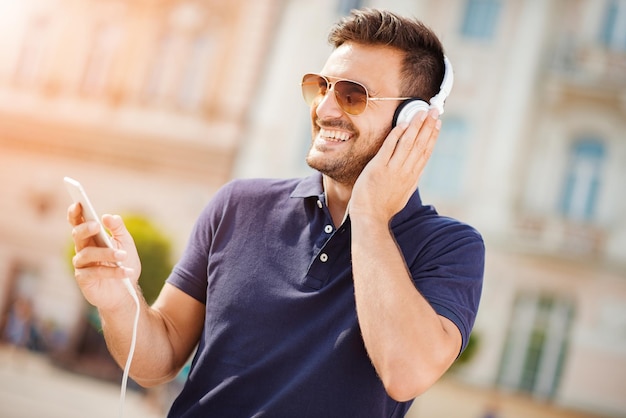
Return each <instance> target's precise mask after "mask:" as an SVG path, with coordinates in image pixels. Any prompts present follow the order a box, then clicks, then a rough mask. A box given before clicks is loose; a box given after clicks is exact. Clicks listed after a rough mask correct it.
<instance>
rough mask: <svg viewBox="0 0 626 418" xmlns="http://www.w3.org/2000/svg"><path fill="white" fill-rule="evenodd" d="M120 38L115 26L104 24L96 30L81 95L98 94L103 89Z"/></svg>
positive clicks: (119, 32)
mask: <svg viewBox="0 0 626 418" xmlns="http://www.w3.org/2000/svg"><path fill="white" fill-rule="evenodd" d="M120 38H121V30H120V28H119V27H117V26H114V25H110V24H105V25H102V26H99V27H98V28H97V30H96V32H95V34H94V39H93V42H92V44H91V48H90V50H89V55H88V57H87V63H86V66H85V72H84V75H83V81H82V86H81V89H82V91H83V93H87V94H99V93H102V91H103V90H104V89H105V87H106V83H107V78H108V76H109V70H110V68H111V65H112V63H113V57H114V56H115V52H116V50H117V46H118V44H119V42H120Z"/></svg>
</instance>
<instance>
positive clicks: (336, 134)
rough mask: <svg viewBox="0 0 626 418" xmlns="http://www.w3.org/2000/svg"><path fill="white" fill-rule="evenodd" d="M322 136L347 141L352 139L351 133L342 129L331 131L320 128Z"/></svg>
mask: <svg viewBox="0 0 626 418" xmlns="http://www.w3.org/2000/svg"><path fill="white" fill-rule="evenodd" d="M320 136H323V137H324V138H326V139H328V140H331V141H332V140H335V141H341V142H345V141H347V140H348V139H350V134H349V133H347V132H342V131H331V130H329V129H320Z"/></svg>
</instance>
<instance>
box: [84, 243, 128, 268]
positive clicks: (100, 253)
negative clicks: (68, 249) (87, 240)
mask: <svg viewBox="0 0 626 418" xmlns="http://www.w3.org/2000/svg"><path fill="white" fill-rule="evenodd" d="M127 257H128V254H127V253H126V251H124V250H114V249H111V248H103V247H85V248H83V249H82V250H81V251H79V252H77V253H76V255H74V257H73V258H72V264H73V265H74V268H76V269H81V268H86V267H91V266H119V265H121V264H122V263H123V262H124V261H125V260H126V258H127Z"/></svg>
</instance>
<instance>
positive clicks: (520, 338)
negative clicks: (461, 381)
mask: <svg viewBox="0 0 626 418" xmlns="http://www.w3.org/2000/svg"><path fill="white" fill-rule="evenodd" d="M573 313H574V309H573V306H572V304H571V303H570V302H569V301H568V300H564V299H559V298H556V297H552V296H549V295H540V294H533V293H525V294H520V295H518V297H517V298H516V300H515V304H514V306H513V312H512V317H511V322H510V324H509V332H508V337H507V342H506V346H505V350H504V354H503V356H502V362H501V366H500V371H499V376H498V385H499V386H501V387H504V388H507V389H512V390H518V391H521V392H525V393H530V394H532V395H534V396H537V397H539V398H543V399H550V398H552V397H553V396H554V395H555V393H556V389H557V386H558V383H559V380H560V377H561V373H562V368H563V363H564V359H565V354H566V350H567V345H568V339H569V329H570V326H571V323H572V318H573Z"/></svg>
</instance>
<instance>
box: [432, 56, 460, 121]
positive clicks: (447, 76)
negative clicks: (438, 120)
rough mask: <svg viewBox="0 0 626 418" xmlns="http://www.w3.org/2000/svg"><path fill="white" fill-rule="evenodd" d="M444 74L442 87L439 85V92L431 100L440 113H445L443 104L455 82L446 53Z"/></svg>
mask: <svg viewBox="0 0 626 418" xmlns="http://www.w3.org/2000/svg"><path fill="white" fill-rule="evenodd" d="M443 64H444V74H443V81H442V82H441V87H439V93H437V94H436V95H434V96H433V97H432V98H431V99H430V100H429V102H430V105H431V106H432V107H434V108H436V109H437V110H438V111H439V114H440V115H441V114H443V104H444V102H445V101H446V99H447V98H448V96H449V95H450V91H451V90H452V85H453V84H454V73H453V69H452V64H451V63H450V60H449V59H448V57H446V56H445V55H444V56H443Z"/></svg>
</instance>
